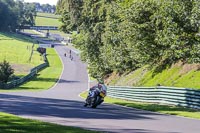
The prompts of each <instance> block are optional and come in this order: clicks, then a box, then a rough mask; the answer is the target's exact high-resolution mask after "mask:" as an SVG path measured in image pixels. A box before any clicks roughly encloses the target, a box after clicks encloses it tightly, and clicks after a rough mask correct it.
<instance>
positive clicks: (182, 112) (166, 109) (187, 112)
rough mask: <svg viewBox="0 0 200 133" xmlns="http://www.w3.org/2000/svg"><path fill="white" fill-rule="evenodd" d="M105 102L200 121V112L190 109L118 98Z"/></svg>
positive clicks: (82, 94)
mask: <svg viewBox="0 0 200 133" xmlns="http://www.w3.org/2000/svg"><path fill="white" fill-rule="evenodd" d="M87 93H88V92H87V91H86V92H83V93H81V94H80V96H81V97H84V98H86V97H87ZM105 102H107V103H111V104H117V105H122V106H126V107H131V108H137V109H142V110H148V111H153V112H159V113H163V114H170V115H176V116H184V117H189V118H195V119H200V110H194V109H188V108H184V107H177V106H168V105H158V104H152V103H142V102H135V101H128V100H122V99H116V98H111V97H106V98H105Z"/></svg>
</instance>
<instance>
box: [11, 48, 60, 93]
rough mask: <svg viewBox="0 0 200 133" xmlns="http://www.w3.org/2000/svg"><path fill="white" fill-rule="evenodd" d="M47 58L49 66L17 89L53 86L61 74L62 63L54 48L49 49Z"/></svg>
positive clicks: (37, 88) (41, 88) (40, 88)
mask: <svg viewBox="0 0 200 133" xmlns="http://www.w3.org/2000/svg"><path fill="white" fill-rule="evenodd" d="M47 58H48V61H49V67H47V68H45V69H43V70H42V71H40V72H39V73H38V74H37V76H36V77H34V78H33V79H32V80H30V81H29V82H27V83H25V84H23V85H21V86H20V87H18V88H16V89H15V90H21V89H29V90H43V89H49V88H50V87H52V86H53V85H54V84H55V83H56V82H57V80H58V79H59V77H60V75H61V72H62V63H61V60H60V58H59V56H58V55H57V53H56V51H55V50H54V49H51V48H48V49H47Z"/></svg>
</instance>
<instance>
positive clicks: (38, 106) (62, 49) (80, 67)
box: [0, 44, 200, 133]
mask: <svg viewBox="0 0 200 133" xmlns="http://www.w3.org/2000/svg"><path fill="white" fill-rule="evenodd" d="M55 49H56V51H57V53H58V55H59V56H60V59H61V60H62V62H63V73H62V75H61V77H60V79H59V81H58V83H57V84H56V85H55V86H54V87H52V88H50V89H49V90H45V91H40V92H28V91H19V92H8V93H3V92H1V93H0V112H7V113H11V114H15V115H18V116H20V117H23V118H31V119H37V120H41V121H46V122H51V123H56V124H61V125H67V126H75V127H81V128H85V129H90V130H95V131H104V132H116V133H200V120H196V119H189V118H184V117H177V116H171V115H163V114H159V113H153V112H149V111H142V110H137V109H131V108H126V107H122V106H117V105H111V104H106V103H103V105H100V106H98V107H97V108H96V109H93V108H85V107H83V105H84V99H82V98H80V97H79V96H78V95H79V94H80V93H81V92H82V91H85V90H87V88H88V74H87V69H86V67H87V65H86V64H84V63H82V62H81V60H80V58H79V56H78V55H77V54H76V53H74V52H72V55H73V60H71V59H70V58H69V54H68V52H69V48H68V47H66V46H64V45H61V44H57V45H55ZM64 53H67V56H66V57H65V56H64Z"/></svg>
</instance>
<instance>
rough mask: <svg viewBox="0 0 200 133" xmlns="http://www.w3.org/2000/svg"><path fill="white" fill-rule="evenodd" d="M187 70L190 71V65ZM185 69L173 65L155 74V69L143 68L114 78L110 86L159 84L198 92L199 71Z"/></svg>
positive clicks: (199, 85)
mask: <svg viewBox="0 0 200 133" xmlns="http://www.w3.org/2000/svg"><path fill="white" fill-rule="evenodd" d="M188 68H189V69H191V68H192V65H191V66H190V67H188ZM185 69H186V68H184V67H183V66H178V65H174V66H172V67H168V68H166V69H164V70H162V71H160V72H155V68H153V69H148V68H147V67H146V66H144V67H142V68H139V69H137V70H135V71H133V72H130V73H128V74H123V75H121V76H116V77H115V78H113V80H111V82H110V85H117V86H142V87H144V86H146V87H152V86H153V87H154V86H157V85H158V84H160V85H162V86H170V87H180V88H191V89H197V90H200V82H199V81H200V71H199V70H193V69H191V70H185Z"/></svg>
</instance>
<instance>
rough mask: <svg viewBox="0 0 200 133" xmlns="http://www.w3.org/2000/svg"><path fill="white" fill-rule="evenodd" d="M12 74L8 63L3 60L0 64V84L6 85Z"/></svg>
mask: <svg viewBox="0 0 200 133" xmlns="http://www.w3.org/2000/svg"><path fill="white" fill-rule="evenodd" d="M13 73H14V69H12V68H11V66H10V64H9V62H7V61H6V60H4V61H3V62H1V63H0V82H3V83H7V82H8V79H9V78H10V76H11V75H12V74H13Z"/></svg>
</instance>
